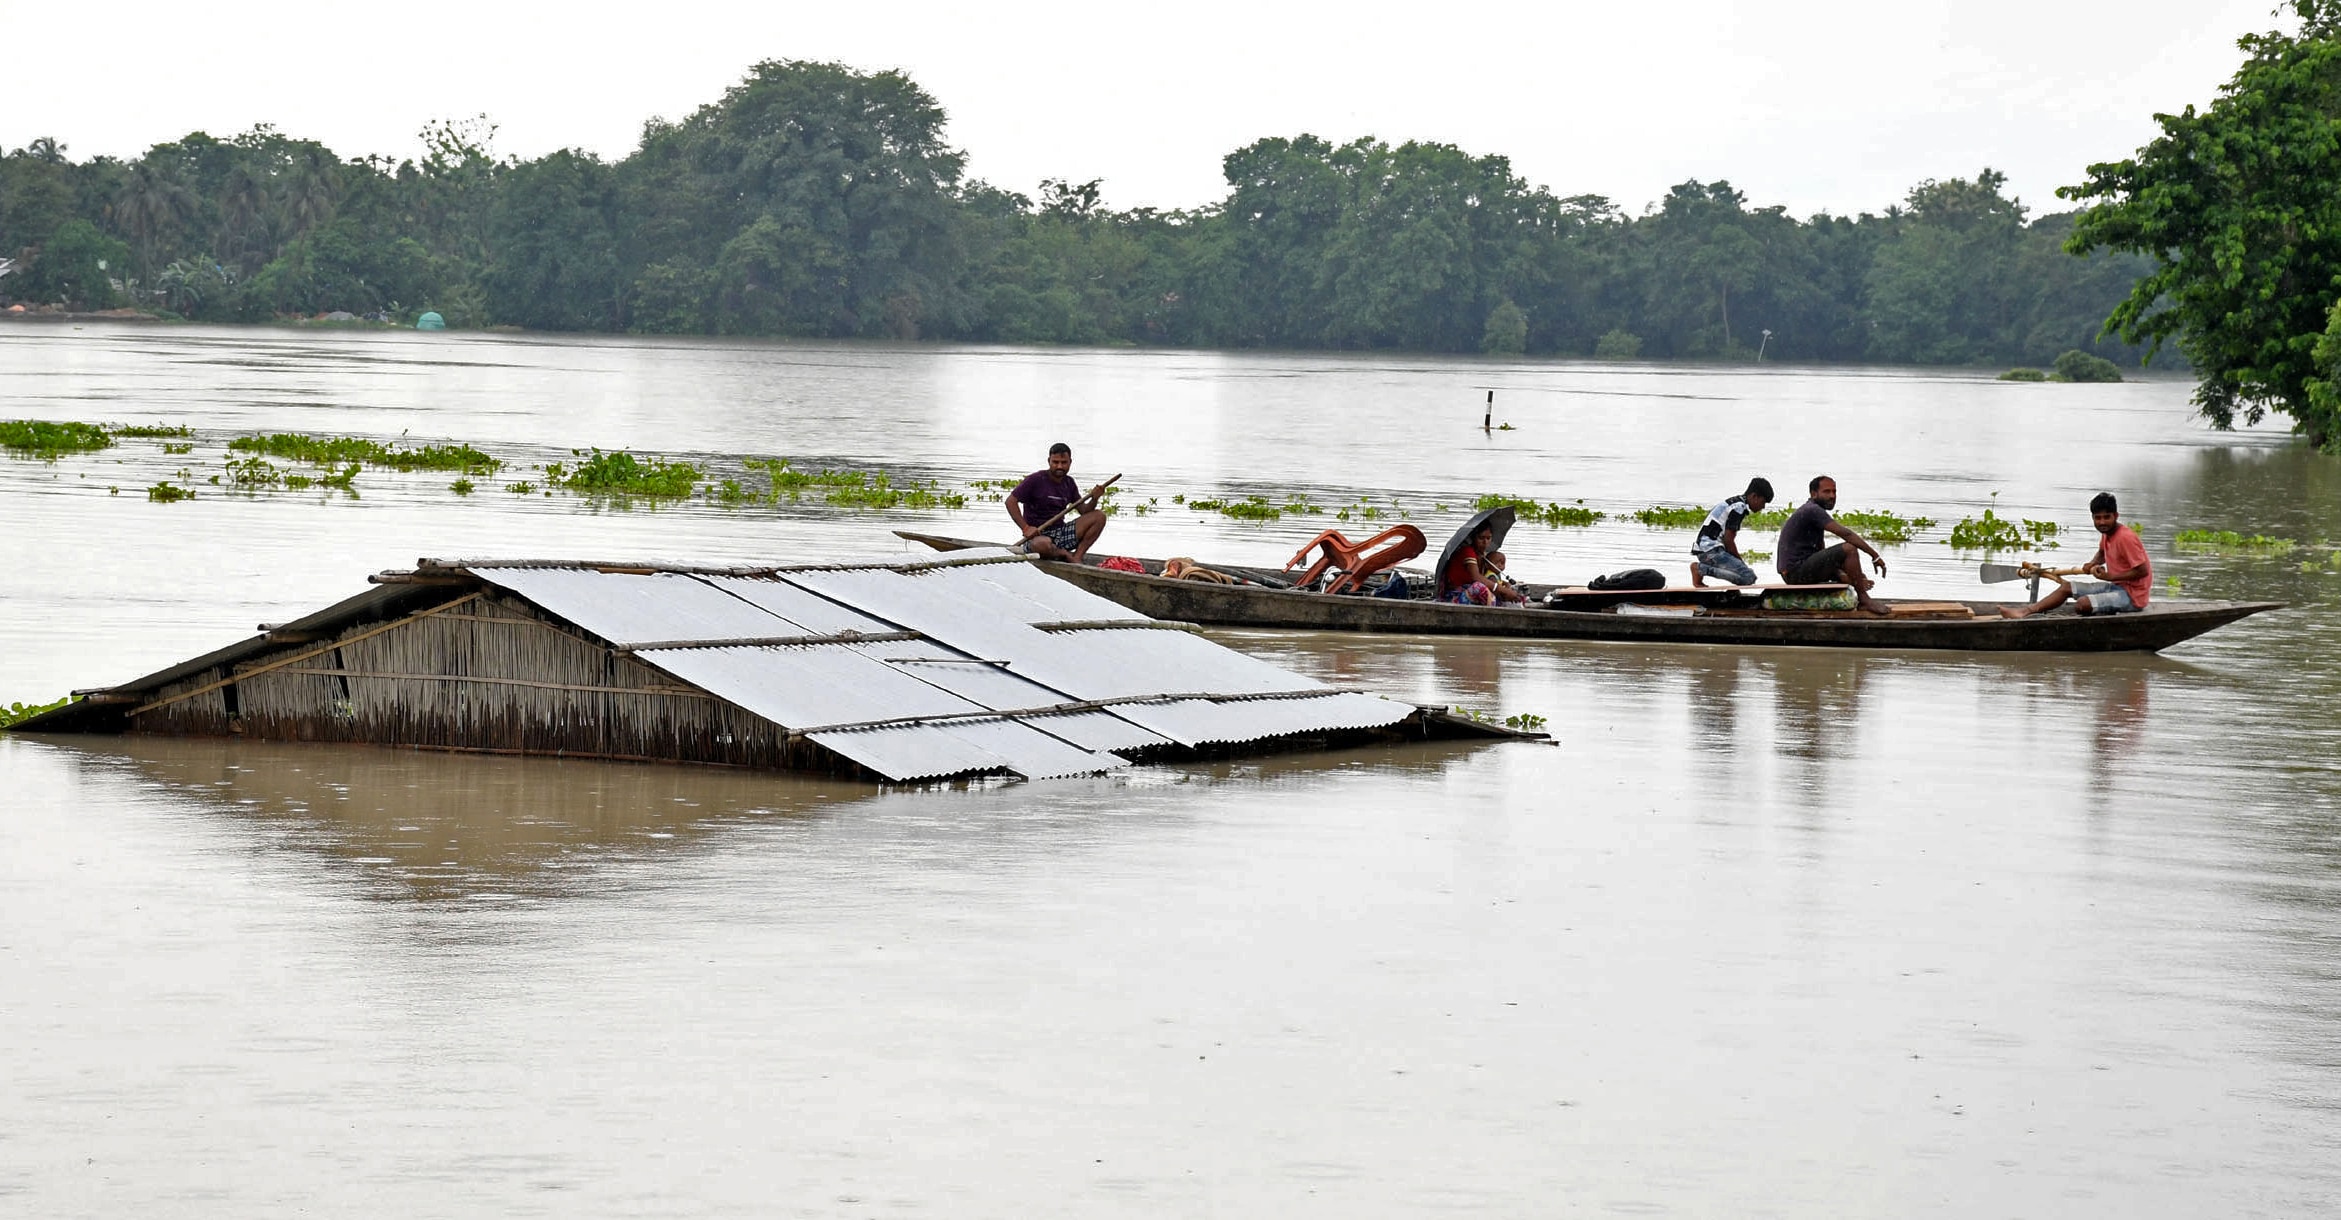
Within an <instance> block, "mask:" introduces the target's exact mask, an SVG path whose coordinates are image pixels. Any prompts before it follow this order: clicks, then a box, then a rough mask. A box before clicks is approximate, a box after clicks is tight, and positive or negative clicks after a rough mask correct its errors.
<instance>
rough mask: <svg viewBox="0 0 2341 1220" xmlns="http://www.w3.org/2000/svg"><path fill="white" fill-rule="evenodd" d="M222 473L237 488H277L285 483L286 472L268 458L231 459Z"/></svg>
mask: <svg viewBox="0 0 2341 1220" xmlns="http://www.w3.org/2000/svg"><path fill="white" fill-rule="evenodd" d="M221 473H222V474H223V475H225V476H226V477H227V481H228V482H229V483H230V484H232V485H234V486H237V487H277V486H281V485H282V484H283V483H284V471H283V470H282V469H280V468H278V467H277V466H276V465H275V464H274V463H272V462H270V461H269V460H268V459H266V458H256V457H255V458H229V459H228V460H227V468H226V469H225V470H223V471H221Z"/></svg>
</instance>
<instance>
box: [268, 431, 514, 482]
mask: <svg viewBox="0 0 2341 1220" xmlns="http://www.w3.org/2000/svg"><path fill="white" fill-rule="evenodd" d="M228 448H230V449H232V450H235V451H236V452H238V453H251V454H261V455H265V456H268V457H273V458H282V459H284V460H286V461H292V462H307V463H309V464H310V465H312V466H340V465H344V464H346V463H350V462H358V463H362V464H364V465H367V466H381V467H384V468H386V469H389V470H400V471H409V472H411V471H416V470H453V471H458V472H460V473H463V474H494V473H496V472H497V471H498V470H500V469H502V468H503V465H504V463H503V462H502V461H501V460H499V459H497V458H493V457H490V456H488V455H487V454H485V453H482V452H480V451H479V450H477V449H474V448H472V447H471V446H469V445H424V446H422V447H420V448H416V449H407V448H400V447H398V446H394V445H385V444H383V443H382V442H380V441H371V440H367V439H365V438H364V437H358V436H338V437H321V436H306V435H303V434H301V433H298V432H276V433H270V434H268V435H265V436H239V437H237V438H236V439H234V440H232V441H229V442H228Z"/></svg>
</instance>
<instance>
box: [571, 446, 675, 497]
mask: <svg viewBox="0 0 2341 1220" xmlns="http://www.w3.org/2000/svg"><path fill="white" fill-rule="evenodd" d="M569 452H570V453H571V454H572V455H573V456H576V457H578V458H580V459H582V460H581V461H578V462H576V463H575V464H574V465H572V464H570V463H567V462H554V463H552V464H551V465H548V466H546V467H545V482H546V483H548V484H551V485H553V486H556V487H566V488H568V489H569V490H571V491H575V492H583V493H585V494H587V495H600V496H648V497H662V498H679V497H682V496H687V495H690V494H691V492H692V489H694V488H696V487H697V486H698V485H699V477H700V476H699V468H698V467H697V466H694V465H692V464H690V463H689V462H669V461H667V460H665V459H664V458H651V459H649V460H648V461H644V460H642V459H640V458H637V457H635V456H634V455H633V454H631V453H628V452H626V451H625V450H623V449H620V450H616V451H613V452H608V453H604V452H603V451H601V450H599V449H590V450H587V449H572V450H570V451H569Z"/></svg>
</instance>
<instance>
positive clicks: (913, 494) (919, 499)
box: [821, 470, 967, 509]
mask: <svg viewBox="0 0 2341 1220" xmlns="http://www.w3.org/2000/svg"><path fill="white" fill-rule="evenodd" d="M821 498H822V499H823V500H825V501H827V502H829V503H831V504H835V505H837V506H839V507H841V508H875V509H889V508H965V507H967V496H966V495H964V494H963V493H960V492H956V491H944V490H941V489H940V488H938V487H936V486H935V485H933V484H912V485H911V486H909V487H896V486H894V484H893V482H892V481H891V480H890V479H888V478H887V476H886V472H885V471H883V470H881V471H878V472H877V473H875V474H873V475H871V476H870V477H869V478H868V479H867V480H866V481H863V482H860V483H855V484H852V485H847V486H834V487H831V488H830V489H829V491H828V493H827V494H825V495H823V496H822V497H821Z"/></svg>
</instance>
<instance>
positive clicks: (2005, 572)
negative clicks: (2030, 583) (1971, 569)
mask: <svg viewBox="0 0 2341 1220" xmlns="http://www.w3.org/2000/svg"><path fill="white" fill-rule="evenodd" d="M1978 574H1979V575H1980V576H1981V577H1982V578H1983V583H1985V584H1987V585H1997V584H2005V583H2007V582H2008V581H2011V580H2023V579H2025V578H2027V577H2029V576H2030V575H2031V573H2029V572H2026V571H2025V570H2024V569H2022V568H2020V567H2017V566H2016V565H2015V564H2012V563H1987V564H1983V565H1982V566H1981V570H1980V572H1979V573H1978Z"/></svg>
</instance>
